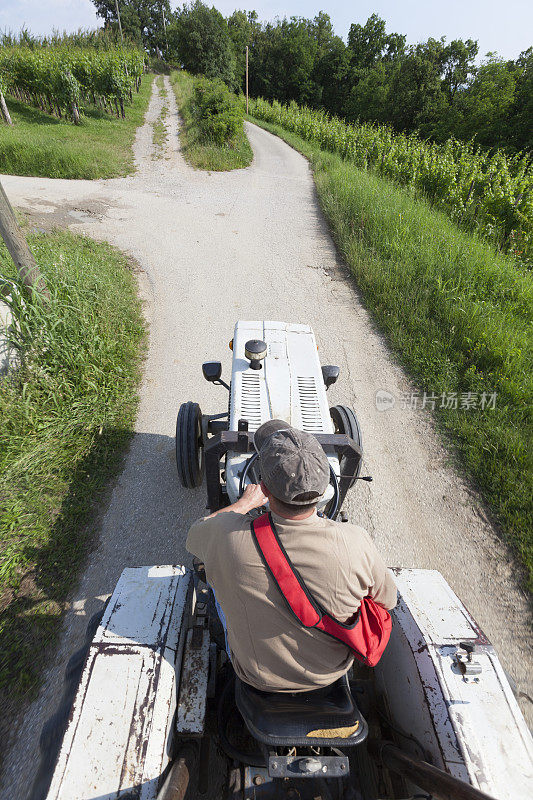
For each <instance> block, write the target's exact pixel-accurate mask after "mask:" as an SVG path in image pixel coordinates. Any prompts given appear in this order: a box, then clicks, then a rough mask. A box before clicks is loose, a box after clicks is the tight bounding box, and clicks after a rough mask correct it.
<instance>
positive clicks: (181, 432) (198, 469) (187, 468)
mask: <svg viewBox="0 0 533 800" xmlns="http://www.w3.org/2000/svg"><path fill="white" fill-rule="evenodd" d="M176 466H177V468H178V475H179V478H180V481H181V484H182V486H184V487H185V488H186V489H195V488H196V487H197V486H200V485H201V483H202V480H203V477H204V440H203V433H202V412H201V411H200V406H199V405H198V403H183V404H182V405H181V406H180V410H179V413H178V419H177V422H176Z"/></svg>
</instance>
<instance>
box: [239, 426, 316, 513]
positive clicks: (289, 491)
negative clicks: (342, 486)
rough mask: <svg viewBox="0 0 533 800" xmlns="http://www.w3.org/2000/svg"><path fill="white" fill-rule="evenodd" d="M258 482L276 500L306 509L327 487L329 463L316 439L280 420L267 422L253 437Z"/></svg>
mask: <svg viewBox="0 0 533 800" xmlns="http://www.w3.org/2000/svg"><path fill="white" fill-rule="evenodd" d="M254 445H255V448H256V450H257V452H258V454H259V463H260V466H261V480H262V481H263V483H264V484H265V486H266V487H267V488H268V490H269V491H270V492H272V494H273V495H274V497H276V498H277V499H278V500H281V501H282V502H283V503H289V504H290V505H302V506H303V505H307V504H308V503H312V502H314V501H315V500H318V498H319V497H320V496H321V495H323V494H324V492H325V491H326V489H327V487H328V484H329V475H330V470H329V461H328V459H327V456H326V454H325V452H324V451H323V449H322V447H321V446H320V444H319V442H318V439H317V438H316V437H315V436H313V435H312V434H311V433H307V431H300V430H298V429H297V428H293V427H292V425H289V424H288V423H287V422H284V421H283V420H281V419H270V420H268V422H265V423H263V425H261V426H260V427H259V428H258V429H257V430H256V432H255V434H254Z"/></svg>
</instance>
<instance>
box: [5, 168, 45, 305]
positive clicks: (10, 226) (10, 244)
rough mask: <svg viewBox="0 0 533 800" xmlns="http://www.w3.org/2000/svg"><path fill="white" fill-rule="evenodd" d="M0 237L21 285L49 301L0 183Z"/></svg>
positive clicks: (42, 279) (40, 276)
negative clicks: (34, 290) (13, 263)
mask: <svg viewBox="0 0 533 800" xmlns="http://www.w3.org/2000/svg"><path fill="white" fill-rule="evenodd" d="M0 236H1V237H2V239H3V240H4V242H5V243H6V247H7V249H8V251H9V254H10V255H11V258H12V259H13V261H14V262H15V266H16V268H17V270H18V273H19V275H20V279H21V280H22V282H23V284H24V285H25V286H27V287H28V288H34V289H36V290H37V291H38V292H40V293H41V295H42V296H43V297H44V298H45V299H46V300H50V292H49V291H48V289H47V288H46V283H45V282H44V278H43V276H42V275H41V273H40V270H39V267H38V266H37V264H36V263H35V259H34V257H33V255H32V252H31V250H30V248H29V247H28V245H27V243H26V239H25V238H24V236H23V234H22V231H21V230H20V227H19V225H18V222H17V219H16V217H15V212H14V211H13V209H12V208H11V203H10V202H9V200H8V199H7V195H6V193H5V191H4V187H3V186H2V184H1V183H0Z"/></svg>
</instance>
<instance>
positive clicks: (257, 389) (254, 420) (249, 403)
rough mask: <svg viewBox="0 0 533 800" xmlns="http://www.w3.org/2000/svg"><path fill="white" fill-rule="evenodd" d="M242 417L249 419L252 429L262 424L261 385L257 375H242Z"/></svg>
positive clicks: (249, 428)
mask: <svg viewBox="0 0 533 800" xmlns="http://www.w3.org/2000/svg"><path fill="white" fill-rule="evenodd" d="M241 417H242V418H243V419H246V420H248V430H250V431H255V430H257V428H258V427H259V426H260V425H261V386H260V383H259V376H257V375H250V374H249V373H246V374H244V375H243V376H242V392H241Z"/></svg>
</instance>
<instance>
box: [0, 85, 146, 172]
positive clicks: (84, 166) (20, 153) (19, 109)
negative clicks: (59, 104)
mask: <svg viewBox="0 0 533 800" xmlns="http://www.w3.org/2000/svg"><path fill="white" fill-rule="evenodd" d="M152 80H153V75H145V76H144V77H143V79H142V84H141V89H140V91H139V93H138V94H137V93H136V92H134V93H133V102H132V103H131V105H128V106H126V119H117V118H116V117H113V116H111V115H110V114H107V113H106V112H104V111H101V110H99V109H96V108H94V107H93V106H89V107H87V108H85V109H82V113H83V116H82V122H81V125H74V124H73V123H72V122H69V121H67V120H64V119H63V120H60V119H56V118H55V117H52V116H50V115H48V114H44V113H43V112H42V111H40V110H39V109H37V108H33V107H31V106H26V105H24V104H23V103H19V102H18V101H17V100H15V99H14V98H12V97H8V98H7V103H8V106H9V111H10V114H11V117H12V119H13V126H9V125H0V173H3V174H8V175H36V176H39V177H43V178H86V179H93V178H116V177H119V176H122V175H128V174H130V173H131V172H133V170H134V161H133V150H132V145H133V140H134V138H135V131H136V130H137V128H138V126H139V125H142V123H143V121H144V115H145V112H146V109H147V107H148V101H149V99H150V94H151V90H152Z"/></svg>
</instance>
